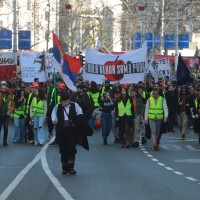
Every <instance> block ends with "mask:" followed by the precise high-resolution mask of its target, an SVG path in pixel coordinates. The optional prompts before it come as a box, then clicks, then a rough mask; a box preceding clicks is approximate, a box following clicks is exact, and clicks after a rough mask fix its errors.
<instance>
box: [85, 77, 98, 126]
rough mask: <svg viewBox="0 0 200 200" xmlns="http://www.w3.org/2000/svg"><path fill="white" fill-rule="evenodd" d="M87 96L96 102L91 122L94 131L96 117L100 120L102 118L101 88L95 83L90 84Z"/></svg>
mask: <svg viewBox="0 0 200 200" xmlns="http://www.w3.org/2000/svg"><path fill="white" fill-rule="evenodd" d="M87 94H88V96H89V98H92V100H93V102H94V112H93V116H92V118H91V119H90V120H89V124H90V127H91V128H92V129H93V128H94V127H95V120H96V116H98V118H99V117H100V116H101V115H100V113H101V107H100V104H99V101H100V98H101V95H100V92H99V87H98V85H97V83H96V82H95V81H91V82H90V86H89V89H88V92H87Z"/></svg>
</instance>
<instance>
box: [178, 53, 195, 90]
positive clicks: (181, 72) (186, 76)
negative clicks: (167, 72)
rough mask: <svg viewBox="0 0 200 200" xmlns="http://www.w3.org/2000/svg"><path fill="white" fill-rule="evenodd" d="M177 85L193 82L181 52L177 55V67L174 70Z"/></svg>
mask: <svg viewBox="0 0 200 200" xmlns="http://www.w3.org/2000/svg"><path fill="white" fill-rule="evenodd" d="M176 79H177V85H179V86H181V85H188V84H190V83H192V82H193V79H192V77H191V74H190V70H189V69H188V68H187V66H186V64H185V62H184V60H183V58H182V56H181V54H179V57H178V67H177V72H176Z"/></svg>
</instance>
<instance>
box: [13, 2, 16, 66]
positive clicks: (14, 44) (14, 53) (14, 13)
mask: <svg viewBox="0 0 200 200" xmlns="http://www.w3.org/2000/svg"><path fill="white" fill-rule="evenodd" d="M16 1H17V0H13V56H14V62H15V64H16V65H17V2H16Z"/></svg>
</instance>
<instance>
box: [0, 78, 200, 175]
mask: <svg viewBox="0 0 200 200" xmlns="http://www.w3.org/2000/svg"><path fill="white" fill-rule="evenodd" d="M0 89H1V90H0V134H1V129H2V127H3V129H4V134H3V146H8V143H7V137H8V126H9V121H10V120H13V122H14V134H13V143H25V142H28V143H30V144H33V145H41V146H42V145H44V143H45V142H46V140H49V139H50V138H51V137H52V135H53V129H54V127H56V131H55V132H56V137H55V140H54V141H53V142H52V143H51V144H50V145H58V146H59V151H60V154H61V163H62V168H63V174H67V173H69V174H76V171H75V170H74V163H75V154H76V144H77V143H78V144H81V145H82V146H83V147H84V148H86V149H89V145H88V142H87V136H91V135H92V132H93V131H95V130H97V129H99V128H100V127H101V132H102V142H103V145H107V144H108V140H107V138H108V137H109V135H110V132H111V129H112V133H113V137H114V143H118V144H120V146H121V147H122V148H130V147H138V146H139V143H140V142H141V143H142V144H145V143H146V142H147V138H151V140H152V146H153V149H154V150H155V151H156V150H158V149H159V142H160V138H161V136H162V133H163V132H175V131H174V126H175V123H176V122H177V123H178V129H179V132H180V137H181V138H182V139H184V138H185V135H186V130H187V127H188V126H190V127H193V128H194V131H195V132H196V133H198V139H199V144H200V83H199V82H198V81H197V80H194V82H193V84H190V85H187V86H177V84H176V82H175V81H174V82H170V81H169V77H167V76H166V77H165V80H164V81H163V82H158V83H157V82H155V81H154V78H150V79H149V80H148V81H147V82H146V83H144V82H142V81H139V82H138V83H137V84H129V83H124V84H120V82H119V81H116V82H115V83H114V84H113V85H111V84H110V82H109V81H105V82H104V83H103V84H102V85H101V86H99V85H98V84H97V83H96V82H95V81H91V82H90V83H89V82H87V81H84V80H83V79H82V78H81V77H79V78H78V79H77V91H76V92H72V91H70V90H69V89H68V88H67V87H66V85H65V84H64V83H63V82H62V80H61V79H57V80H56V82H55V81H53V80H52V81H48V82H47V83H46V85H45V84H43V85H41V83H39V80H38V79H37V78H36V79H35V80H34V82H33V83H32V84H24V83H23V82H22V83H21V85H19V86H18V87H16V89H15V91H13V92H12V93H11V92H9V82H6V81H1V88H0ZM44 122H46V123H47V127H48V135H47V138H45V135H46V134H45V132H44ZM9 134H11V133H9ZM77 138H78V139H77Z"/></svg>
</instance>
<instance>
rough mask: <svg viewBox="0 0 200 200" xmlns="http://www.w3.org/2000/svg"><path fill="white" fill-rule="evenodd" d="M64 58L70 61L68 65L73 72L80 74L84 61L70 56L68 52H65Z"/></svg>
mask: <svg viewBox="0 0 200 200" xmlns="http://www.w3.org/2000/svg"><path fill="white" fill-rule="evenodd" d="M63 60H66V61H67V62H68V66H69V69H70V71H71V72H73V73H75V74H78V72H79V70H80V68H81V67H82V63H81V61H80V60H78V59H76V58H73V57H72V56H69V55H67V54H64V56H63Z"/></svg>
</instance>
